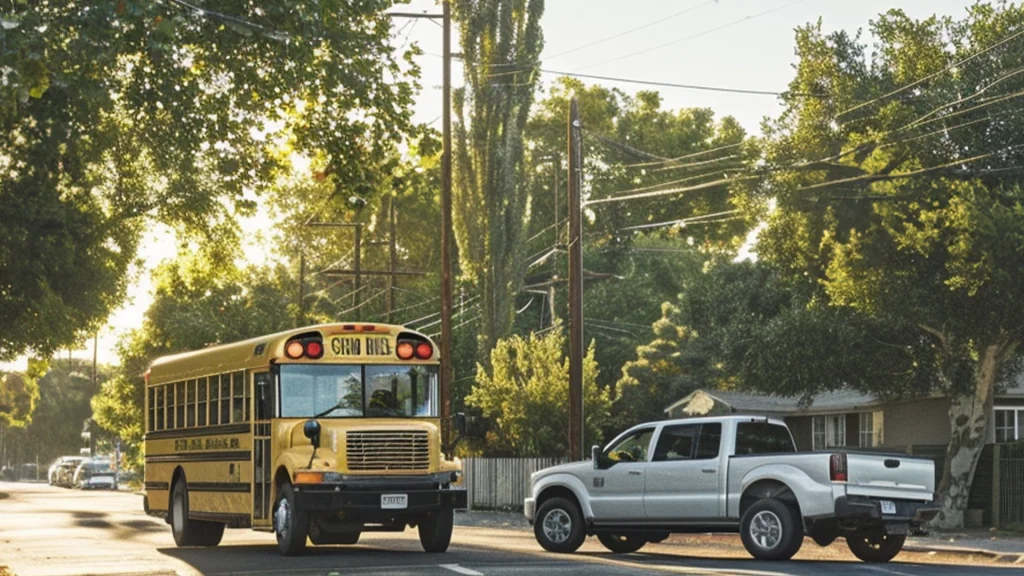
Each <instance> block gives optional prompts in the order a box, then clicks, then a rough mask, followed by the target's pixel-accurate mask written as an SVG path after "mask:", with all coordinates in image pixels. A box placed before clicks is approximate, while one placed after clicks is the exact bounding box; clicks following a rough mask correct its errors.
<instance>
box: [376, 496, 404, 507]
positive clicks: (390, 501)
mask: <svg viewBox="0 0 1024 576" xmlns="http://www.w3.org/2000/svg"><path fill="white" fill-rule="evenodd" d="M380 507H381V508H382V509H384V510H405V509H406V508H408V507H409V495H408V494H381V496H380Z"/></svg>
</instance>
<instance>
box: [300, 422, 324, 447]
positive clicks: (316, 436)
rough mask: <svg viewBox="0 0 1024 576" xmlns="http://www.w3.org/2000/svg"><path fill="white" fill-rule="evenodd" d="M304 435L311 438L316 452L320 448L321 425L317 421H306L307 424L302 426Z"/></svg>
mask: <svg viewBox="0 0 1024 576" xmlns="http://www.w3.org/2000/svg"><path fill="white" fill-rule="evenodd" d="M302 433H303V434H305V435H306V438H309V442H310V444H312V445H313V449H314V450H316V449H317V448H319V447H320V423H319V422H317V421H316V420H306V423H305V424H304V425H303V426H302Z"/></svg>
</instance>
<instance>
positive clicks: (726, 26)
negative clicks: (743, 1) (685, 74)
mask: <svg viewBox="0 0 1024 576" xmlns="http://www.w3.org/2000/svg"><path fill="white" fill-rule="evenodd" d="M804 1H805V0H795V1H794V2H790V3H788V4H784V5H782V6H777V7H775V8H771V9H768V10H765V11H763V12H758V13H757V14H752V15H750V16H744V17H743V18H740V19H739V20H734V21H732V22H729V23H728V24H723V25H721V26H716V27H715V28H710V29H708V30H704V31H703V32H698V33H696V34H691V35H690V36H686V37H684V38H680V39H678V40H673V41H671V42H666V43H664V44H659V45H657V46H654V47H652V48H647V49H644V50H639V51H637V52H631V53H629V54H624V55H622V56H616V57H615V58H610V59H608V60H603V61H601V62H597V63H595V64H590V65H587V66H584V67H583V68H581V70H587V69H588V68H595V67H597V66H603V65H605V64H610V63H612V62H618V61H619V60H625V59H626V58H632V57H634V56H639V55H641V54H647V53H648V52H653V51H655V50H660V49H662V48H666V47H668V46H674V45H676V44H679V43H681V42H686V41H687V40H693V39H695V38H700V37H701V36H706V35H708V34H711V33H712V32H718V31H719V30H724V29H726V28H729V27H731V26H735V25H737V24H742V23H744V22H747V21H749V20H753V19H754V18H759V17H761V16H765V15H768V14H771V13H772V12H778V11H779V10H783V9H786V8H789V7H791V6H796V5H797V4H800V3H801V2H804Z"/></svg>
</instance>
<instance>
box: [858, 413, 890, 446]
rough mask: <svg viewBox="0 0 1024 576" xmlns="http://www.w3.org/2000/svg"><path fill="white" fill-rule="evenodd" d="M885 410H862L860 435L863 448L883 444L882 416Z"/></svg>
mask: <svg viewBox="0 0 1024 576" xmlns="http://www.w3.org/2000/svg"><path fill="white" fill-rule="evenodd" d="M884 414H885V413H884V412H882V411H880V410H879V411H877V412H861V413H860V426H859V430H858V433H859V434H858V436H859V438H860V446H861V447H862V448H873V447H875V446H881V445H882V418H883V417H884Z"/></svg>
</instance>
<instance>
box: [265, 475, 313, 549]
mask: <svg viewBox="0 0 1024 576" xmlns="http://www.w3.org/2000/svg"><path fill="white" fill-rule="evenodd" d="M274 534H275V535H276V536H277V548H278V550H280V551H281V554H282V555H284V556H297V555H299V554H302V552H303V551H305V549H306V537H307V536H308V535H309V514H308V513H306V512H305V511H304V510H300V509H299V507H298V506H296V502H295V491H294V490H293V489H292V485H291V484H284V485H283V486H281V488H280V490H279V491H278V496H277V504H276V505H275V506H274Z"/></svg>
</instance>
